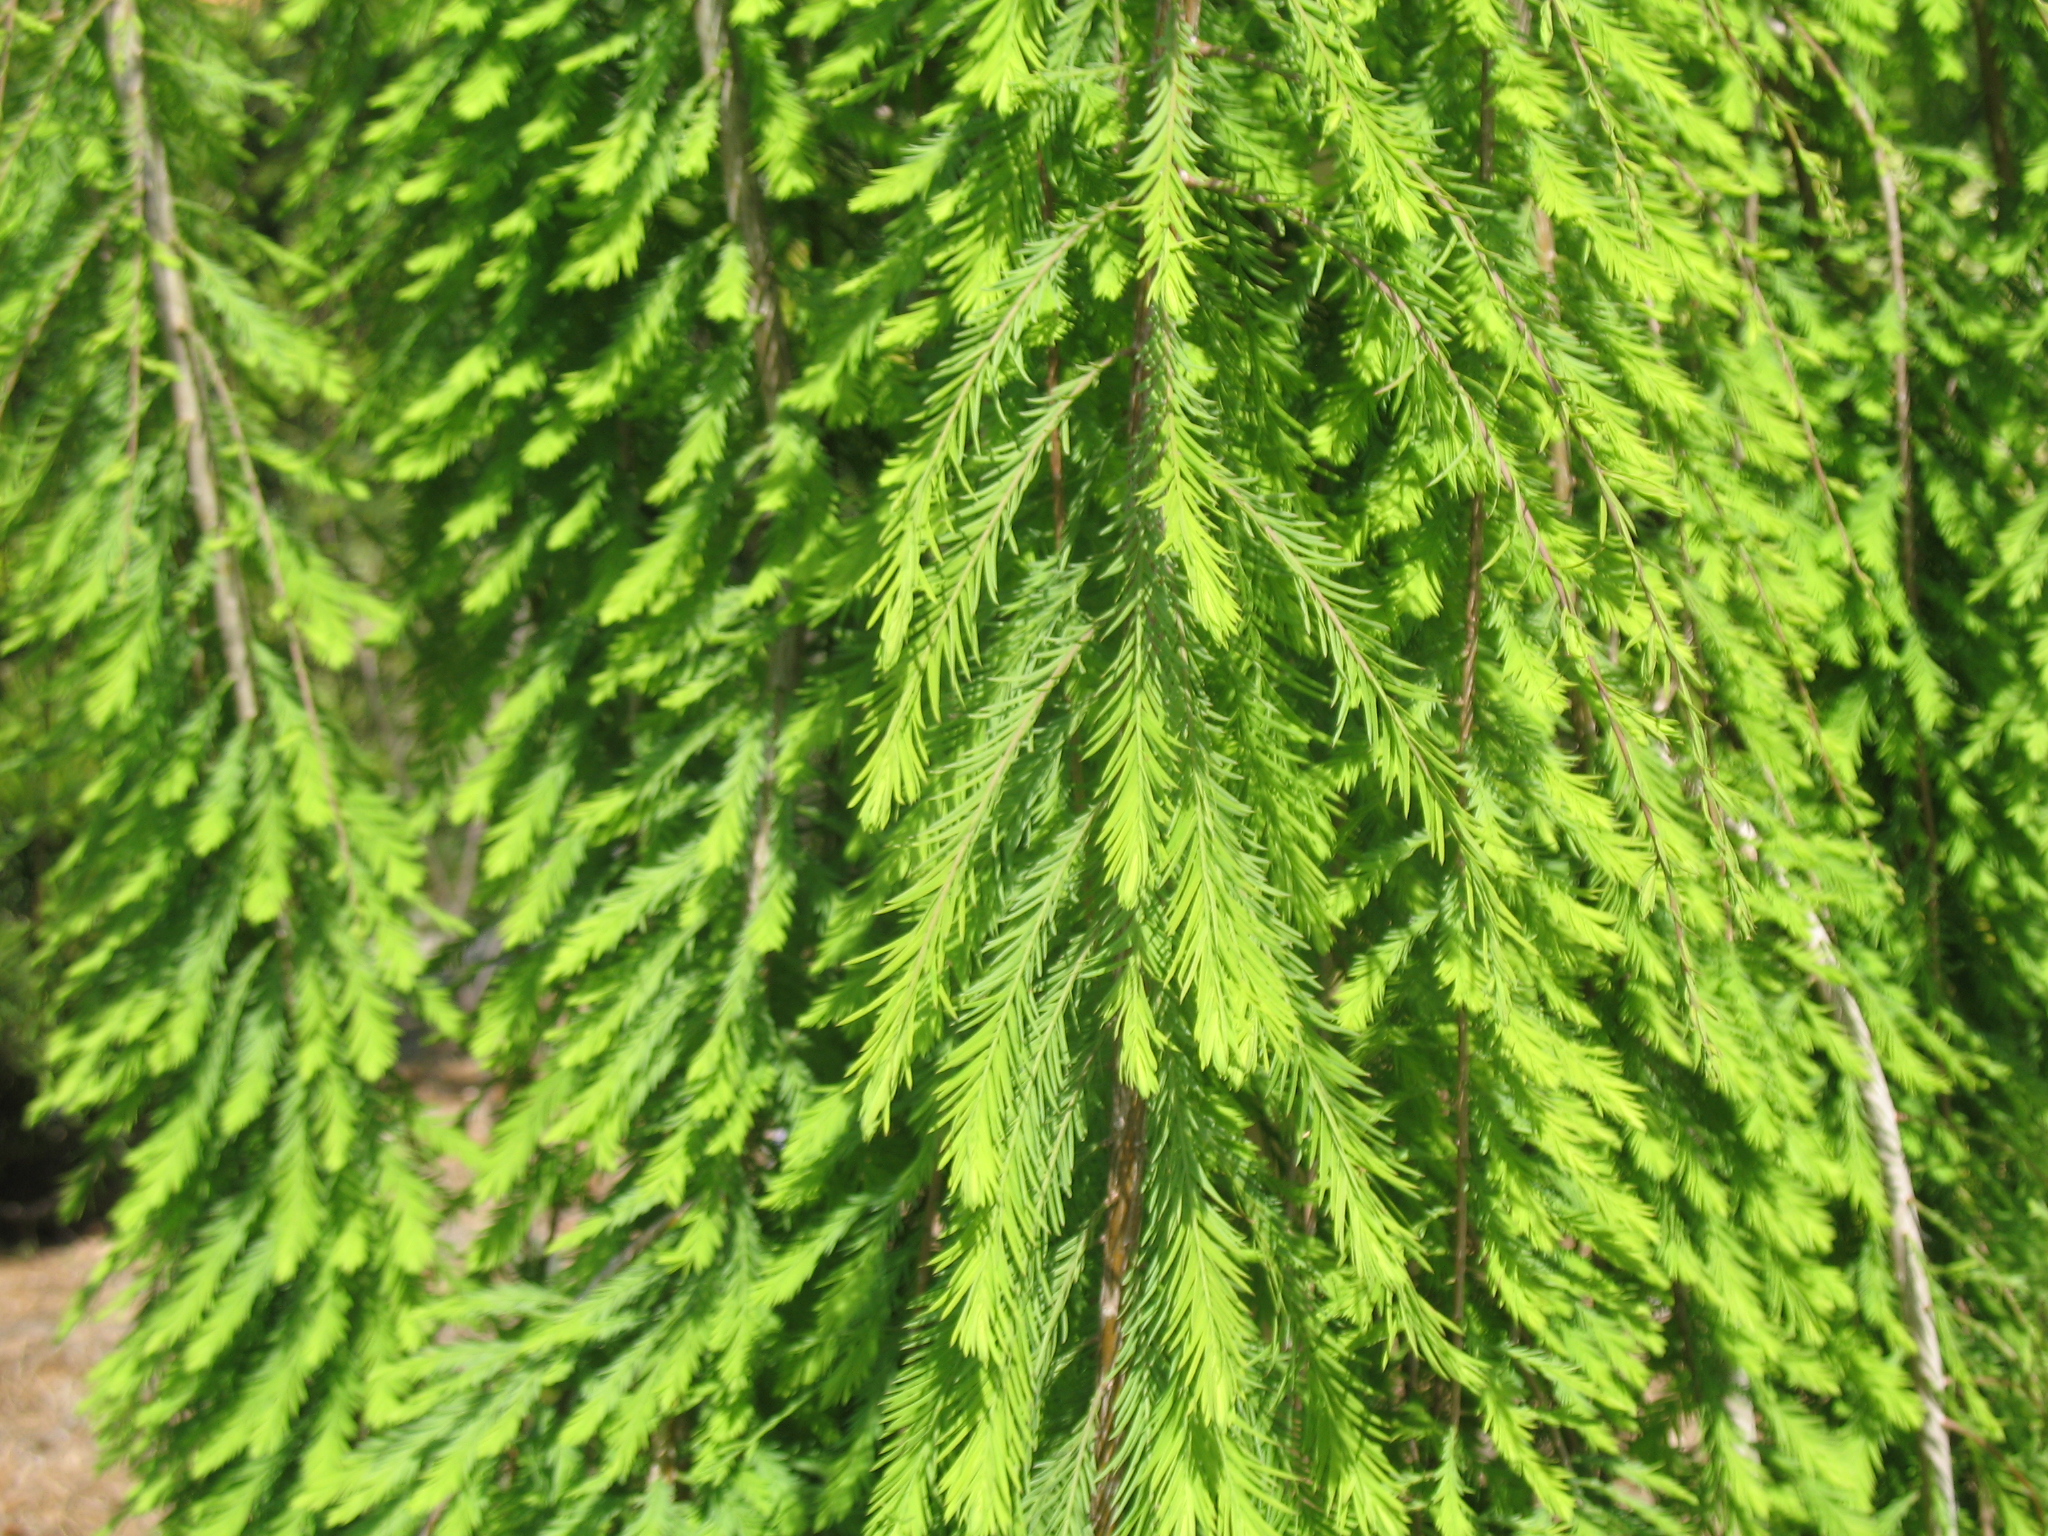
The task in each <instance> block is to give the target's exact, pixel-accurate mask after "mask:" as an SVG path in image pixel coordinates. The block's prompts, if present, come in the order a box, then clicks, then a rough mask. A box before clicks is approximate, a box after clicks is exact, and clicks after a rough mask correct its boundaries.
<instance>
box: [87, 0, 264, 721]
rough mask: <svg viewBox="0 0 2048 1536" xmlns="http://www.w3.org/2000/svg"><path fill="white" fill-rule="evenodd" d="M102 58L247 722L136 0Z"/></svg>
mask: <svg viewBox="0 0 2048 1536" xmlns="http://www.w3.org/2000/svg"><path fill="white" fill-rule="evenodd" d="M107 65H108V69H109V71H110V73H111V74H112V76H113V80H114V93H115V95H116V96H117V97H118V98H119V99H120V103H121V115H122V116H123V118H125V119H126V126H127V131H128V155H129V162H130V165H131V168H132V171H133V175H134V179H135V184H136V192H137V197H138V201H139V202H140V203H141V205H142V221H143V227H144V229H145V230H146V231H147V233H148V236H149V241H150V244H151V246H152V247H153V249H152V250H151V252H150V263H149V265H150V275H151V278H152V279H153V281H154V285H155V289H156V308H157V323H158V324H159V325H160V326H161V327H162V329H163V334H164V350H165V352H166V353H167V354H168V360H169V362H170V365H171V408H172V411H173V412H174V414H175V416H176V419H177V423H178V430H179V432H180V433H181V434H182V435H183V436H184V439H185V478H186V483H187V487H188V489H189V490H190V492H191V495H192V511H193V514H194V516H195V517H197V518H198V520H199V532H200V536H201V538H202V539H203V540H204V541H205V543H206V544H207V545H208V546H209V548H210V550H211V554H212V560H213V608H214V619H215V623H216V625H217V626H218V628H219V630H220V643H221V651H222V654H223V656H224V658H225V660H226V663H227V670H228V678H229V681H230V682H231V683H232V685H233V687H234V694H235V714H236V716H237V717H238V718H239V719H241V720H242V721H243V722H244V723H247V722H249V721H252V720H254V719H255V718H256V715H257V702H256V674H255V671H254V669H253V667H252V665H251V662H250V654H251V651H252V649H253V646H252V644H251V640H250V629H249V615H248V608H247V605H246V603H245V602H244V600H243V596H242V591H241V586H240V583H239V581H238V580H237V578H236V574H235V567H234V557H233V555H232V553H231V552H230V551H229V549H228V548H227V545H226V544H225V543H224V542H223V539H222V532H223V522H222V518H221V501H220V480H219V478H218V476H217V474H216V471H215V466H214V456H213V443H212V439H211V436H210V435H209V433H208V430H207V424H206V412H205V409H204V407H203V405H202V403H201V400H200V394H199V381H198V378H197V376H196V372H195V370H194V368H193V358H192V351H193V346H192V343H193V341H194V339H195V337H196V331H195V329H194V326H193V318H192V294H191V290H190V289H189V288H188V287H187V286H186V283H185V273H184V269H183V268H182V267H180V266H179V265H178V264H177V262H178V256H177V252H178V248H179V246H178V219H177V210H176V206H175V204H174V203H173V201H172V198H171V174H170V165H169V162H168V160H167V159H166V157H165V155H164V146H163V141H162V140H161V139H159V138H158V137H157V136H156V132H155V130H154V129H153V128H152V127H151V126H150V121H149V101H148V96H147V93H146V91H145V89H144V84H143V70H142V21H141V18H140V17H139V16H138V15H137V14H136V10H135V0H110V3H109V4H108V6H107Z"/></svg>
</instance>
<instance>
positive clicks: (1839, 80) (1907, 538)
mask: <svg viewBox="0 0 2048 1536" xmlns="http://www.w3.org/2000/svg"><path fill="white" fill-rule="evenodd" d="M1785 25H1786V27H1787V28H1788V29H1789V30H1790V31H1791V32H1792V33H1793V34H1794V35H1795V36H1797V37H1798V38H1799V40H1800V42H1802V43H1803V44H1805V45H1806V48H1807V49H1808V51H1809V52H1811V53H1812V54H1813V56H1814V59H1815V61H1816V62H1818V63H1819V65H1820V67H1821V69H1822V71H1823V72H1824V73H1825V74H1826V75H1827V77H1828V78H1829V79H1830V80H1832V81H1833V82H1834V84H1835V88H1836V90H1838V91H1840V92H1841V95H1842V100H1843V101H1844V102H1846V103H1847V104H1848V107H1849V112H1850V115H1851V116H1853V117H1854V118H1855V119H1856V126H1857V127H1858V128H1860V129H1862V131H1863V137H1864V138H1865V139H1866V140H1867V141H1868V142H1869V145H1870V155H1871V161H1872V164H1873V166H1874V167H1875V169H1876V172H1877V195H1878V201H1879V203H1880V205H1881V206H1882V208H1883V210H1884V235H1885V250H1886V255H1887V256H1888V258H1889V266H1890V276H1891V293H1892V303H1893V304H1894V305H1895V306H1896V307H1897V309H1898V312H1899V350H1898V351H1897V353H1896V354H1894V355H1893V357H1892V430H1893V434H1894V436H1895V438H1896V440H1897V444H1896V448H1895V449H1894V452H1895V455H1896V457H1897V459H1898V474H1899V581H1900V584H1901V585H1902V586H1903V587H1904V588H1905V594H1906V611H1907V612H1908V614H1910V615H1911V617H1912V620H1913V622H1914V623H1915V624H1918V622H1919V619H1920V539H1919V516H1918V512H1917V510H1916V506H1915V498H1914V494H1913V383H1912V373H1911V362H1912V350H1913V339H1912V326H1911V312H1910V309H1909V303H1910V291H1909V289H1908V288H1907V284H1906V235H1905V224H1904V221H1903V220H1902V219H1901V217H1900V215H1899V177H1898V151H1897V150H1896V149H1895V148H1894V147H1893V145H1892V143H1891V141H1890V140H1889V139H1887V138H1886V137H1885V135H1884V133H1883V131H1882V130H1881V129H1880V128H1879V127H1878V125H1877V118H1876V116H1875V115H1874V114H1873V113H1872V112H1871V110H1870V104H1869V103H1868V102H1866V101H1865V100H1864V99H1863V96H1862V93H1860V92H1859V91H1858V90H1857V89H1856V88H1855V86H1853V85H1852V84H1850V82H1849V77H1848V76H1847V75H1845V74H1844V73H1843V72H1842V67H1841V65H1839V64H1838V63H1836V62H1835V58H1834V55H1832V54H1830V53H1829V52H1828V51H1827V49H1825V48H1823V47H1822V46H1821V45H1820V43H1819V41H1818V40H1817V39H1815V37H1814V35H1813V34H1812V33H1811V32H1809V31H1807V29H1806V28H1805V26H1804V25H1802V24H1801V23H1800V21H1799V19H1798V18H1797V17H1795V16H1792V15H1790V14H1789V13H1788V14H1787V15H1786V17H1785ZM1913 776H1914V791H1915V795H1916V797H1917V799H1918V801H1919V806H1920V835H1921V838H1922V840H1923V841H1924V842H1925V844H1926V858H1927V952H1928V968H1929V970H1930V972H1931V973H1932V975H1933V978H1934V985H1935V988H1936V990H1937V992H1938V991H1940V990H1941V989H1942V987H1943V985H1944V984H1943V981H1942V962H1941V885H1942V880H1941V829H1940V825H1939V822H1938V820H1937V817H1936V815H1935V806H1934V776H1933V773H1932V772H1931V770H1930V768H1929V766H1928V761H1927V737H1926V733H1925V732H1924V731H1922V730H1921V729H1920V725H1919V720H1918V716H1917V715H1915V716H1914V724H1913Z"/></svg>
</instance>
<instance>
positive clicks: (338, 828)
mask: <svg viewBox="0 0 2048 1536" xmlns="http://www.w3.org/2000/svg"><path fill="white" fill-rule="evenodd" d="M192 342H193V347H194V349H195V350H196V351H197V352H198V354H199V359H200V361H201V362H202V363H204V364H205V366H206V377H207V382H208V383H209V384H211V385H212V387H213V396H214V399H215V400H216V401H217V402H218V403H219V405H220V408H221V413H222V415H224V416H225V417H226V418H227V423H228V434H229V436H230V437H232V438H233V439H234V444H235V457H236V460H237V461H238V463H239V464H240V466H241V470H242V491H243V494H244V495H246V496H247V497H248V498H249V509H250V511H251V512H252V513H253V514H254V516H255V518H256V536H257V538H258V540H259V541H260V542H261V543H262V545H263V559H264V564H265V565H266V567H267V568H268V571H269V575H270V586H271V590H272V591H274V592H275V593H276V594H277V611H278V620H279V622H280V623H281V624H282V625H283V626H284V643H285V650H286V652H287V653H288V654H289V655H290V657H291V663H292V676H293V678H294V679H295V680H296V681H297V683H298V688H299V707H300V708H301V709H303V710H304V711H305V712H306V732H307V734H308V735H309V736H310V737H311V738H312V741H313V758H314V761H315V762H317V763H318V764H319V766H320V782H321V785H322V787H324V788H325V789H326V791H327V810H328V814H329V815H330V816H331V817H332V818H333V820H334V840H335V845H336V847H337V848H338V849H339V851H340V854H341V872H342V878H343V879H344V880H345V881H346V882H347V883H348V900H349V905H350V906H351V907H354V906H356V905H357V904H358V894H357V891H356V863H355V855H354V853H353V852H352V851H351V849H350V847H349V838H348V822H347V820H346V819H345V818H344V817H343V816H342V813H341V791H340V788H339V786H338V785H337V783H336V781H335V777H334V763H333V760H332V759H331V757H330V756H329V754H328V751H327V733H326V730H325V728H324V727H323V726H322V725H321V723H320V706H319V703H318V702H317V701H316V700H315V698H314V696H313V674H312V670H311V669H310V668H309V667H308V666H307V665H306V648H305V645H304V643H303V642H302V641H301V639H300V637H299V626H298V624H297V622H296V621H295V620H294V619H293V618H292V613H291V593H290V590H289V589H288V588H287V587H286V586H285V579H284V561H283V560H282V559H281V558H280V556H279V553H278V547H277V530H276V529H275V527H273V526H272V524H271V520H270V506H269V503H268V502H267V501H266V500H265V499H264V495H263V484H262V481H261V480H260V479H258V477H257V474H256V460H255V459H254V457H253V456H252V455H251V454H250V452H249V439H248V436H247V434H246V433H244V432H243V430H242V413H241V412H240V410H238V409H237V408H236V406H235V397H234V393H233V391H232V390H230V389H229V388H228V381H227V378H226V376H225V375H224V374H223V373H222V372H221V367H220V361H219V359H218V358H216V357H215V356H214V355H213V348H212V347H211V346H209V345H208V344H207V341H206V338H205V336H203V335H202V334H200V333H199V332H198V331H196V330H195V331H194V332H193V333H192Z"/></svg>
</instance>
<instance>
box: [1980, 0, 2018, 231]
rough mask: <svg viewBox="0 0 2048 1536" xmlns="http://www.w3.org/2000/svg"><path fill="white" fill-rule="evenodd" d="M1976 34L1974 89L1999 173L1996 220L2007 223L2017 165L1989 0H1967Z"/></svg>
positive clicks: (2013, 204) (2013, 199)
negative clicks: (1975, 89) (1975, 78)
mask: <svg viewBox="0 0 2048 1536" xmlns="http://www.w3.org/2000/svg"><path fill="white" fill-rule="evenodd" d="M1970 20H1971V24H1972V26H1973V27H1974V29H1975V31H1976V34H1977V91H1978V94H1979V96H1980V97H1981V98H1982V100H1983V104H1984V136H1985V138H1987V139H1988V140H1990V143H1991V169H1992V172H1993V174H1994V175H1996V176H1997V177H1998V222H1999V223H2000V224H2010V223H2011V222H2012V219H2013V215H2014V214H2015V213H2017V212H2018V211H2019V199H2020V165H2019V156H2017V155H2016V154H2014V153H2013V147H2012V129H2011V127H2010V126H2009V124H2008V122H2007V118H2006V104H2005V65H2004V62H2003V61H2002V60H2001V59H2000V58H1999V57H1998V32H1997V28H1996V26H1995V25H1994V23H1993V22H1992V19H1991V6H1990V4H1989V0H1970Z"/></svg>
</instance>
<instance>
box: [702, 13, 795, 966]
mask: <svg viewBox="0 0 2048 1536" xmlns="http://www.w3.org/2000/svg"><path fill="white" fill-rule="evenodd" d="M696 25H697V47H698V51H699V52H700V54H701V55H702V57H703V61H704V78H705V79H706V80H708V81H710V82H711V83H712V89H713V90H714V91H715V92H716V93H717V96H718V153H719V168H720V172H721V176H722V179H723V183H724V189H725V211H726V217H727V218H728V219H730V220H731V221H732V226H733V228H734V230H736V231H737V232H738V234H739V237H740V244H741V245H742V246H743V247H744V248H745V249H746V253H747V266H748V268H749V272H750V277H751V286H750V287H749V289H748V293H747V311H748V313H749V315H751V316H752V318H753V322H754V378H755V383H756V385H757V386H758V387H759V389H760V392H761V410H762V414H763V415H764V416H766V417H767V419H768V420H769V421H770V422H772V421H773V420H774V419H775V414H776V411H777V409H778V408H779V406H780V405H781V403H782V394H783V391H784V390H786V389H788V388H789V385H790V382H791V380H792V379H793V378H794V376H795V365H794V362H793V356H794V354H793V353H792V351H791V349H790V343H789V331H788V328H787V327H786V326H785V325H784V324H783V319H782V286H781V284H780V283H779V282H778V281H777V280H776V275H775V272H776V269H775V247H774V245H773V243H772V242H771V240H770V239H769V234H768V213H767V205H766V202H765V200H764V199H763V198H762V196H761V186H760V182H759V181H758V179H757V178H756V177H755V175H754V168H753V134H752V132H751V130H750V128H749V126H748V118H747V90H746V82H745V81H744V80H743V79H742V78H741V75H740V71H739V61H738V59H737V58H736V57H735V56H734V52H733V43H732V17H731V13H730V10H729V8H728V4H727V0H696ZM790 597H791V591H790V588H789V586H788V585H787V584H786V583H785V584H784V587H783V590H782V596H781V599H780V603H779V605H778V606H780V607H784V608H786V607H787V606H788V604H789V600H790ZM803 643H804V632H803V627H802V626H801V625H797V624H785V625H784V626H783V627H782V628H781V630H780V631H779V632H778V633H777V634H776V636H775V639H774V641H773V643H772V644H771V645H770V646H769V649H768V676H767V685H768V733H767V740H766V742H765V743H764V746H763V761H762V767H761V784H760V789H759V792H758V796H757V800H756V805H755V813H754V837H753V843H752V846H751V848H750V850H749V855H748V862H747V892H746V900H745V905H744V908H743V915H742V918H741V923H742V926H744V925H745V924H746V923H748V922H751V921H752V919H753V917H754V914H755V913H756V912H758V911H759V910H760V908H761V900H762V897H763V896H764V895H766V893H767V889H768V875H769V871H770V869H771V867H772V866H773V863H774V851H775V820H776V811H775V800H776V769H775V759H776V755H777V752H778V750H779V749H780V746H781V741H782V725H783V719H784V717H785V716H786V715H787V714H788V712H789V701H790V698H791V697H792V696H793V695H794V694H795V692H796V686H797V683H798V682H799V681H800V680H801V678H802V675H803Z"/></svg>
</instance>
